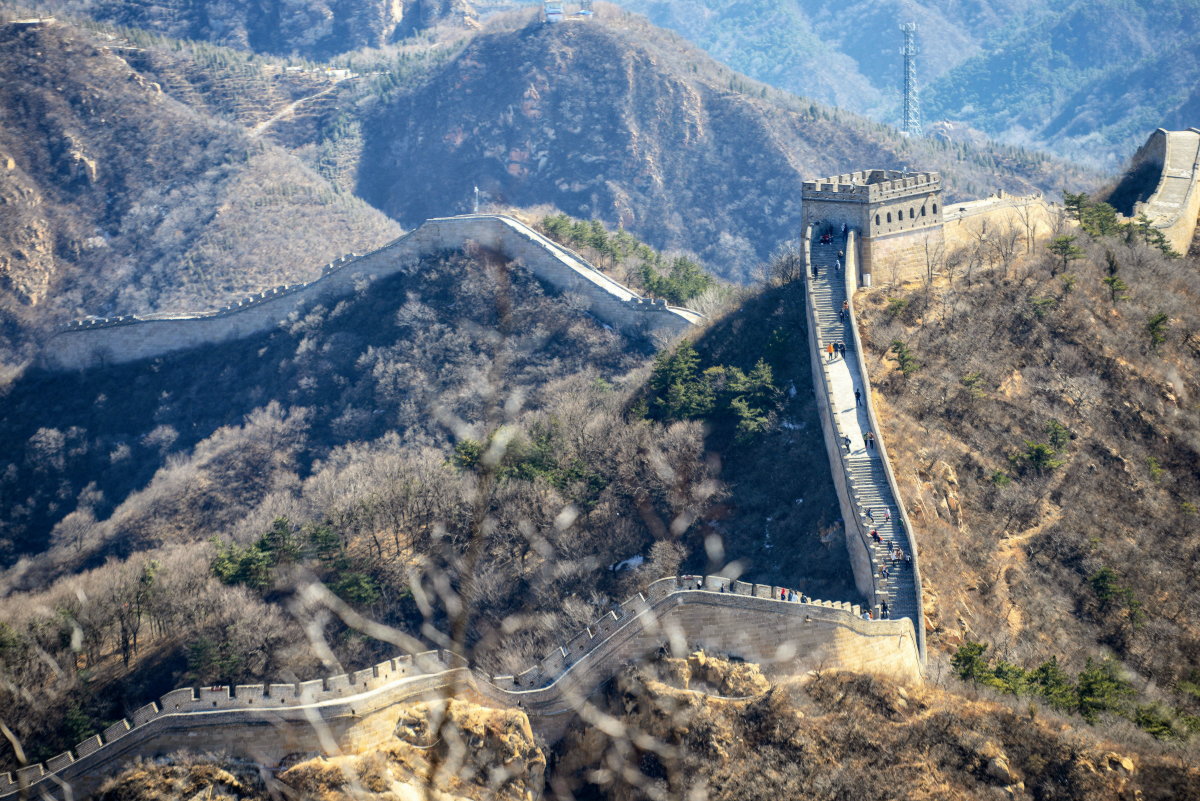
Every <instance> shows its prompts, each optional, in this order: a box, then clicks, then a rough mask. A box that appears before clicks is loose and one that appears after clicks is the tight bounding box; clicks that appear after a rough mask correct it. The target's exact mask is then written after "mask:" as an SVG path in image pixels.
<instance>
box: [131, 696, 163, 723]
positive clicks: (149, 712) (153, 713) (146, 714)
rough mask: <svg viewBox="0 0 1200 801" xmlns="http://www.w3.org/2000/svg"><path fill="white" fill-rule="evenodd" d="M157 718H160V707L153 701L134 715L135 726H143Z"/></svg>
mask: <svg viewBox="0 0 1200 801" xmlns="http://www.w3.org/2000/svg"><path fill="white" fill-rule="evenodd" d="M156 717H158V705H157V704H155V703H154V702H153V701H151V702H150V703H148V704H146V705H145V706H143V707H142V708H141V709H139V710H138V711H136V712H134V713H133V725H134V726H141V725H142V724H143V723H148V722H149V721H151V720H154V718H156Z"/></svg>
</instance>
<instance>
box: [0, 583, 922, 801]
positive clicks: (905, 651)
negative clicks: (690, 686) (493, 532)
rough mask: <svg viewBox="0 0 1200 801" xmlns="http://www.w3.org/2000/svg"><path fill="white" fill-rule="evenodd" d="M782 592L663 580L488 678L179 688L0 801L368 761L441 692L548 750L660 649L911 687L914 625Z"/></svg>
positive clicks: (460, 672) (414, 675)
mask: <svg viewBox="0 0 1200 801" xmlns="http://www.w3.org/2000/svg"><path fill="white" fill-rule="evenodd" d="M781 591H783V588H781V587H776V586H771V585H765V584H751V583H748V582H742V581H737V580H734V579H729V578H726V577H721V576H680V577H672V578H665V579H660V580H659V581H656V582H653V583H652V584H651V585H650V586H649V587H648V588H647V590H646V592H644V593H639V594H638V595H635V596H634V597H633V598H630V599H628V600H627V601H625V602H624V603H623V604H621V605H620V606H619V607H617V608H614V610H613V611H612V612H609V613H608V614H606V615H605V616H604V617H602V618H600V619H599V620H597V621H596V622H595V623H593V624H592V625H591V626H588V627H587V628H586V629H585V630H584V631H582V632H580V633H579V634H577V635H576V636H575V637H573V638H571V639H570V640H568V641H567V642H565V643H564V644H563V645H561V646H560V647H558V648H556V649H555V650H554V651H552V652H551V653H550V654H549V655H548V656H547V657H546V658H545V659H543V660H541V661H540V662H539V663H538V664H537V665H534V666H533V667H531V668H530V669H528V670H526V671H523V672H522V673H520V674H517V675H505V676H492V675H485V674H482V673H479V672H478V671H473V670H471V669H469V668H468V667H467V664H466V661H465V660H463V659H462V658H461V657H459V656H457V655H456V654H453V653H451V652H449V651H429V652H426V653H422V654H416V655H413V656H405V657H402V658H399V659H391V660H388V661H386V662H382V663H380V664H378V665H375V666H373V667H371V668H367V669H365V670H360V671H357V672H355V673H349V674H343V675H339V676H332V677H329V678H327V679H323V680H316V681H308V682H300V683H296V684H266V685H261V684H255V685H242V686H238V687H233V688H231V687H207V688H201V689H193V688H184V689H180V690H174V691H172V692H170V693H167V694H166V695H164V696H163V697H162V698H161V699H160V700H159V701H158V703H151V704H146V705H145V706H143V707H142V708H140V709H138V710H137V711H136V712H134V713H133V715H132V716H131V717H130V719H128V720H122V721H119V722H118V723H116V724H114V725H112V726H110V727H109V728H108V729H106V730H105V731H104V732H103V734H101V735H96V736H94V737H91V738H89V739H87V740H85V741H83V742H82V743H80V744H79V745H78V746H76V747H75V749H74V750H73V751H70V752H66V753H63V754H60V755H59V756H56V757H54V758H53V759H50V760H48V761H47V762H46V763H44V764H38V765H30V766H28V767H25V768H21V769H20V770H18V771H17V772H16V773H15V774H9V773H4V774H0V798H10V797H11V798H16V797H19V796H20V794H21V793H25V794H27V795H28V796H29V797H38V798H42V797H48V798H56V799H64V798H66V797H68V792H67V789H66V788H69V790H70V793H72V794H73V797H76V798H78V797H81V796H83V795H86V794H88V793H92V792H94V791H95V790H96V789H98V788H99V786H100V784H101V783H102V782H103V781H104V779H105V778H106V777H107V776H109V775H112V774H114V773H116V772H117V771H119V770H120V769H121V767H122V766H123V765H124V764H126V763H127V762H128V761H129V760H131V759H133V758H136V757H153V756H156V755H159V754H165V753H169V752H171V751H175V750H179V749H185V748H186V749H189V750H199V751H208V750H211V751H222V750H223V751H226V752H228V753H229V754H231V755H233V756H239V757H243V758H247V759H252V760H255V761H257V762H259V763H261V764H265V765H275V764H278V763H279V761H281V760H282V759H283V758H284V757H286V756H288V755H289V754H296V753H300V754H306V753H320V754H329V755H332V754H336V753H343V752H362V751H364V750H368V749H371V748H377V747H379V746H381V745H383V744H385V743H386V742H388V741H389V740H390V739H391V738H392V737H393V736H394V731H395V727H396V722H397V720H398V719H399V717H400V714H401V712H402V705H403V704H405V703H411V702H414V701H420V700H429V699H436V698H442V697H448V696H453V697H456V698H464V699H466V700H470V701H474V702H476V703H480V704H483V705H486V706H498V707H503V708H520V709H522V710H524V711H525V712H527V713H528V714H529V717H530V722H531V723H532V724H533V727H534V728H535V730H537V731H538V732H539V733H540V734H541V735H542V736H544V737H546V738H547V739H549V740H551V741H554V740H556V739H558V738H559V737H561V736H562V734H563V733H565V731H566V728H567V726H568V724H569V723H570V722H571V720H573V719H574V715H573V714H572V713H574V712H575V711H576V710H578V709H579V708H580V706H581V704H583V703H584V701H585V700H586V699H587V698H588V696H590V695H591V694H592V693H593V692H595V690H596V689H597V688H598V687H599V686H600V685H601V684H603V682H605V681H607V680H608V679H609V678H611V677H612V676H613V675H614V674H615V673H616V671H618V670H619V669H620V668H621V667H622V666H623V665H626V664H629V663H631V662H636V661H638V660H641V659H644V658H646V657H647V656H650V655H653V654H655V653H658V652H667V653H675V654H686V653H688V652H689V651H691V650H692V649H695V648H705V649H708V650H710V651H716V652H720V653H725V654H729V655H731V656H735V657H739V658H742V659H746V660H748V661H753V662H758V663H760V664H762V665H764V666H765V667H766V668H767V669H768V671H775V672H780V673H799V672H803V671H805V670H826V669H828V670H836V669H844V670H858V671H866V672H874V673H882V674H886V675H890V676H893V677H895V678H898V679H900V680H902V681H916V680H919V678H920V674H921V668H920V661H919V657H918V649H917V640H916V633H915V631H914V629H913V626H912V622H911V621H910V620H908V619H902V620H880V621H868V620H863V619H862V618H861V617H860V616H859V612H860V610H859V609H858V608H857V607H855V606H852V605H851V604H848V603H844V602H829V601H814V600H806V601H805V602H793V601H784V600H779V598H780V595H781Z"/></svg>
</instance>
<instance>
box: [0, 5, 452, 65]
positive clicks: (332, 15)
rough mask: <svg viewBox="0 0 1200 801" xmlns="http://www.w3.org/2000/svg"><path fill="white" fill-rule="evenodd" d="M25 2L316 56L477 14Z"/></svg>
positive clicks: (442, 8) (419, 8)
mask: <svg viewBox="0 0 1200 801" xmlns="http://www.w3.org/2000/svg"><path fill="white" fill-rule="evenodd" d="M4 4H5V5H8V4H9V3H4ZM22 5H36V6H37V7H38V8H41V9H46V10H48V11H50V12H57V13H66V14H71V15H75V16H82V17H88V18H91V19H95V20H99V21H102V22H110V23H113V24H115V25H124V26H127V27H132V28H144V29H146V30H151V31H155V32H157V33H162V34H166V35H168V36H173V37H175V38H177V39H195V40H199V41H207V42H212V43H214V44H219V45H224V46H226V47H233V48H237V49H240V50H252V51H254V52H258V53H276V54H281V55H290V54H297V55H302V56H307V57H310V58H328V57H330V56H333V55H337V54H338V53H345V52H348V51H350V50H357V49H359V48H362V47H379V46H380V45H382V44H384V43H386V42H389V41H391V40H392V39H393V38H395V37H396V36H397V35H401V34H404V33H408V32H411V31H413V30H417V29H421V28H426V27H428V26H430V25H432V24H434V23H436V22H438V21H441V20H444V19H450V20H455V21H458V22H461V21H462V20H463V19H464V18H474V16H475V11H474V9H473V8H472V7H471V5H470V3H469V2H468V1H467V0H259V2H253V3H229V2H222V0H194V1H192V2H178V0H160V2H131V1H130V0H41V1H40V2H38V3H36V4H35V3H23V4H22Z"/></svg>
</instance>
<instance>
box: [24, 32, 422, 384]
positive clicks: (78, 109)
mask: <svg viewBox="0 0 1200 801" xmlns="http://www.w3.org/2000/svg"><path fill="white" fill-rule="evenodd" d="M120 52H121V51H120V50H119V49H117V48H112V47H109V46H106V44H105V43H104V42H102V41H98V39H97V37H96V36H94V35H93V34H91V33H89V32H87V31H83V30H81V29H78V28H73V27H71V26H68V25H62V24H56V25H50V26H10V25H0V65H2V68H3V70H4V73H5V75H6V76H7V78H6V80H5V81H4V82H3V84H2V85H0V108H3V114H4V123H5V124H4V126H3V128H2V129H0V167H2V168H3V173H2V177H0V197H2V198H3V199H4V207H5V213H4V215H3V218H2V219H0V242H2V243H3V245H2V250H0V318H2V320H3V329H2V330H0V335H3V336H4V337H5V341H4V342H0V350H4V351H7V353H6V354H5V355H6V358H5V361H10V360H11V359H12V358H13V357H14V352H16V351H19V350H20V349H21V348H22V345H21V343H22V342H23V341H25V340H26V337H27V335H28V333H29V332H30V331H36V330H38V329H46V328H48V327H52V326H54V325H60V324H62V322H64V321H65V320H68V319H70V318H72V317H75V316H78V315H82V314H87V313H90V314H98V315H105V314H114V313H131V312H136V311H142V312H144V311H154V310H164V309H165V310H181V309H182V310H199V309H205V308H212V307H215V306H218V305H221V304H223V303H226V302H228V301H229V300H231V299H234V298H236V297H238V296H239V295H244V294H247V293H249V292H251V291H258V290H260V289H262V288H265V287H269V286H273V285H277V284H281V283H286V282H294V281H296V280H300V279H307V278H310V277H312V276H313V275H314V274H316V273H317V272H318V271H319V269H320V266H321V264H322V263H323V262H325V261H328V260H331V259H333V258H336V257H337V256H340V255H342V254H344V253H347V252H349V251H351V250H356V249H357V250H360V251H361V250H366V249H368V248H370V247H372V246H374V245H378V244H382V243H383V242H385V241H387V240H388V239H390V238H392V237H394V236H396V235H397V234H398V233H399V231H400V229H399V227H398V226H397V225H396V224H395V223H394V222H392V221H391V220H389V219H387V218H386V217H384V216H383V215H382V214H380V213H379V212H378V211H376V210H375V209H372V208H370V207H369V206H367V205H366V204H365V203H363V202H362V201H361V200H359V199H358V198H355V197H354V196H353V195H351V194H349V193H345V192H339V191H337V190H336V189H335V188H334V187H333V186H332V185H330V184H329V183H328V182H326V181H325V180H324V179H323V178H322V177H321V176H320V175H318V174H317V173H315V172H313V171H312V170H310V169H308V168H307V167H305V166H304V164H302V163H301V162H300V161H299V160H298V159H296V158H295V157H294V156H291V155H289V154H288V153H286V152H285V151H283V150H282V149H280V148H279V147H277V146H274V145H272V144H270V143H268V142H264V141H262V140H261V139H257V138H255V137H253V136H251V135H248V134H247V133H243V132H241V131H239V130H237V129H235V128H232V127H231V126H229V125H228V124H226V123H224V122H222V121H219V120H216V119H213V118H211V117H207V116H205V115H204V114H202V113H200V112H198V111H196V110H193V109H190V108H188V107H186V106H184V105H182V104H181V103H179V102H177V101H176V100H174V99H173V98H171V97H169V96H167V95H166V94H164V93H163V91H162V88H161V86H160V85H159V84H157V83H155V82H153V81H152V80H147V79H146V78H145V77H144V76H143V75H142V74H141V73H139V72H137V71H136V70H134V69H132V68H131V67H130V66H129V64H128V63H126V62H125V61H124V60H123V59H122V58H121V56H120Z"/></svg>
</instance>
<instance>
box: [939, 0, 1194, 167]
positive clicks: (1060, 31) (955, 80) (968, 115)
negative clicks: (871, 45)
mask: <svg viewBox="0 0 1200 801" xmlns="http://www.w3.org/2000/svg"><path fill="white" fill-rule="evenodd" d="M1052 7H1053V4H1052ZM1198 15H1200V3H1197V2H1195V0H1167V1H1166V2H1162V3H1155V4H1153V5H1141V4H1137V3H1126V2H1120V0H1089V2H1072V3H1063V4H1059V7H1058V9H1057V10H1054V11H1052V12H1047V13H1044V14H1043V15H1041V16H1040V17H1039V18H1037V19H1032V20H1031V19H1026V20H1022V21H1021V22H1020V23H1019V24H1016V23H1014V24H1011V25H1009V26H1008V28H1007V29H1006V30H1004V31H1003V32H1002V33H1001V34H999V35H998V36H997V37H996V38H995V40H994V41H992V42H989V43H988V44H987V46H986V47H985V49H984V51H983V52H981V53H980V54H978V55H976V56H975V57H973V58H971V59H969V60H967V61H965V62H964V63H962V64H960V65H959V66H958V67H956V68H955V69H953V70H951V71H949V72H947V73H945V74H944V75H942V76H941V77H940V78H939V79H938V80H937V81H935V82H933V83H932V85H931V86H930V87H929V91H928V94H927V99H928V102H929V113H930V114H931V115H933V116H946V117H951V118H956V119H966V120H969V121H970V122H971V123H972V124H973V125H976V126H978V127H980V128H982V129H983V130H985V131H987V132H989V133H992V134H994V135H998V136H1001V137H1004V138H1006V139H1008V140H1010V141H1015V142H1021V143H1026V144H1032V145H1038V146H1046V147H1051V148H1053V149H1054V150H1056V151H1057V152H1059V153H1062V154H1064V155H1067V156H1069V157H1071V158H1076V159H1080V160H1085V159H1089V158H1090V159H1093V160H1095V161H1097V162H1098V163H1101V164H1103V165H1104V166H1106V167H1112V168H1115V167H1119V166H1120V162H1121V160H1122V159H1123V157H1124V156H1126V155H1127V154H1128V153H1130V152H1132V151H1133V150H1134V149H1135V148H1136V147H1137V146H1138V145H1139V144H1140V143H1141V141H1142V140H1144V138H1145V135H1146V131H1147V129H1148V128H1155V127H1159V126H1180V125H1182V126H1187V125H1197V124H1200V116H1198V115H1197V110H1198V109H1197V107H1196V95H1195V86H1196V77H1197V71H1196V66H1195V65H1196V63H1197V55H1200V23H1198V20H1200V16H1198ZM1189 99H1190V100H1189Z"/></svg>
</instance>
